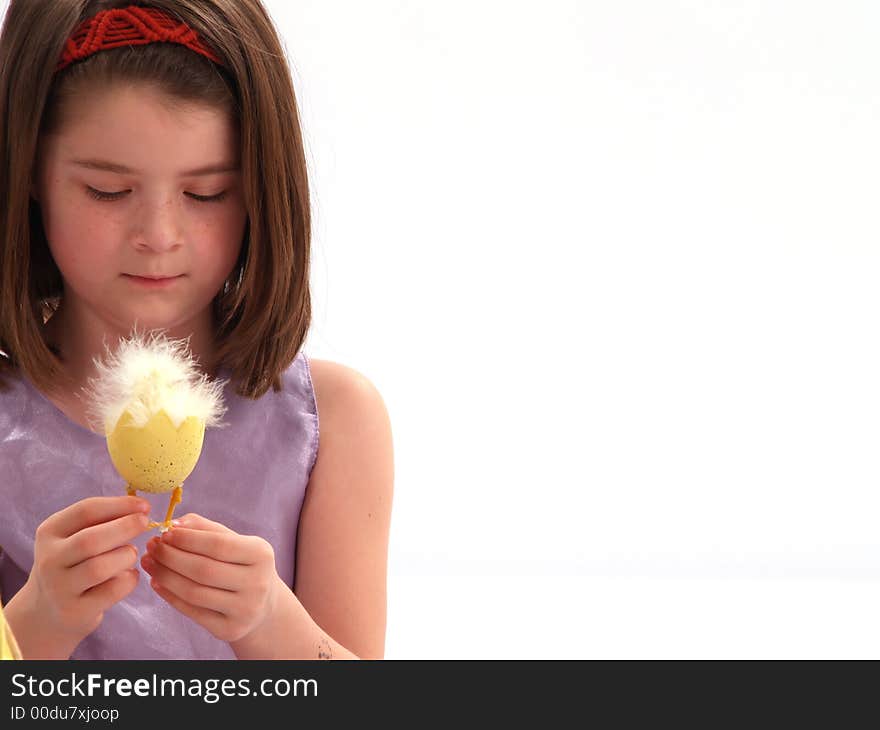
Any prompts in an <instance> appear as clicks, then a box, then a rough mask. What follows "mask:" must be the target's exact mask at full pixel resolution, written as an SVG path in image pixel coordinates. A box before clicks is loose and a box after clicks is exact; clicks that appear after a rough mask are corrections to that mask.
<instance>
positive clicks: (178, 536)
mask: <svg viewBox="0 0 880 730" xmlns="http://www.w3.org/2000/svg"><path fill="white" fill-rule="evenodd" d="M161 544H164V545H173V546H174V547H176V548H178V549H179V550H185V551H186V552H188V553H195V554H196V555H205V556H207V557H209V558H214V560H221V561H223V562H224V563H232V564H234V565H253V564H254V562H256V561H255V557H256V556H254V555H252V554H251V553H252V552H253V551H252V550H250V549H249V547H250V544H249V542H248V541H247V540H243V539H242V536H241V535H238V534H236V533H234V532H216V531H206V530H193V529H189V528H187V527H176V528H175V529H173V530H169V531H168V532H166V533H165V534H164V535H163V536H162V540H161Z"/></svg>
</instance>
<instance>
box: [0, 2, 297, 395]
mask: <svg viewBox="0 0 880 730" xmlns="http://www.w3.org/2000/svg"><path fill="white" fill-rule="evenodd" d="M128 5H144V6H147V7H155V8H159V9H161V10H164V11H166V12H167V13H169V14H170V15H172V16H175V17H177V18H178V19H180V20H182V21H184V22H186V23H187V24H188V25H189V26H190V27H191V28H193V29H194V30H195V31H196V33H197V34H198V35H199V37H200V38H201V39H202V41H203V42H205V43H206V44H207V45H208V46H209V47H210V49H211V50H212V51H213V52H214V53H216V54H217V56H218V57H219V58H220V59H221V61H222V63H223V66H224V67H225V68H223V67H220V66H218V65H216V64H213V63H212V62H211V61H209V60H208V59H206V58H204V57H203V56H201V55H199V54H197V53H194V52H192V51H191V50H189V49H187V48H184V47H183V46H179V45H177V44H171V43H151V44H149V45H143V46H136V47H134V48H133V49H131V48H127V47H124V48H117V49H111V50H105V51H101V52H99V53H96V54H94V55H93V56H90V57H89V58H87V59H86V60H84V61H81V62H79V63H75V64H73V65H71V66H68V67H67V68H65V69H64V70H62V71H61V72H59V73H58V74H55V73H54V70H55V65H56V62H57V60H58V58H59V56H60V54H61V52H62V49H63V47H64V44H65V41H66V40H67V38H68V37H69V36H70V34H71V33H72V31H73V30H74V28H75V27H76V26H77V24H78V23H79V22H81V21H82V20H84V19H87V18H90V17H91V16H93V15H94V14H95V13H97V12H99V11H101V10H105V9H108V8H114V7H124V6H128ZM117 81H126V82H129V81H130V82H149V83H151V84H153V85H154V86H155V87H157V88H159V89H161V90H162V91H164V92H165V93H166V94H167V95H168V96H170V97H171V98H174V99H179V100H181V101H182V102H198V103H202V104H208V105H213V106H217V107H221V108H225V109H229V110H230V112H233V114H234V118H235V119H236V120H237V122H238V129H239V135H240V140H241V142H240V144H241V166H242V177H243V184H244V198H245V206H246V209H247V225H246V228H245V235H244V240H243V242H242V248H241V255H240V256H239V259H238V262H237V263H236V265H235V267H234V269H233V272H232V274H231V275H230V277H229V279H228V280H227V282H226V285H225V286H224V287H223V289H222V290H221V291H220V292H218V294H217V296H216V297H215V298H214V302H213V306H214V315H215V317H214V320H215V322H216V332H215V345H216V364H217V366H218V367H220V366H225V367H227V368H228V369H229V370H230V372H231V374H232V378H233V380H235V381H236V390H237V392H238V394H239V395H242V396H246V397H249V398H259V397H260V396H262V395H263V394H264V393H266V391H268V389H269V387H270V386H272V387H273V389H274V390H276V391H277V390H280V387H281V385H280V374H281V373H282V372H283V371H284V369H285V368H286V367H287V366H289V365H290V363H292V362H293V360H294V358H295V357H296V355H297V354H298V353H299V350H300V348H301V347H302V344H303V342H304V340H305V337H306V335H307V333H308V329H309V326H310V323H311V295H310V290H309V260H310V247H311V246H310V240H311V214H310V208H309V185H308V176H307V167H306V161H305V155H304V152H303V142H302V132H301V130H300V123H299V112H298V109H297V104H296V98H295V93H294V89H293V83H292V80H291V77H290V70H289V67H288V65H287V63H286V61H285V56H284V52H283V49H282V46H281V42H280V40H279V38H278V35H277V32H276V30H275V28H274V26H273V24H272V21H271V19H270V17H269V15H268V13H267V12H266V10H265V8H264V7H263V6H262V5H261V3H260V1H259V0H152V1H151V2H148V3H146V2H145V3H139V2H132V1H131V0H121V1H120V0H12V1H11V3H10V5H9V8H8V10H7V14H6V18H5V20H4V22H3V28H2V34H0V194H2V203H0V246H2V249H0V350H3V352H5V353H6V355H7V358H8V359H4V358H2V357H0V389H3V390H5V389H6V383H5V380H4V376H5V375H8V374H10V373H17V372H23V373H24V374H26V375H27V376H28V377H29V379H30V380H31V381H32V382H33V383H34V384H35V385H36V386H37V387H39V388H40V389H43V390H47V391H51V390H53V389H54V387H55V384H56V379H57V378H58V377H59V376H60V374H61V369H60V368H61V363H60V360H59V358H58V357H57V355H56V354H55V353H54V352H53V351H52V350H51V349H50V347H49V345H48V344H47V342H46V341H45V338H44V335H43V333H42V326H43V324H44V323H45V321H46V320H47V319H48V318H49V317H50V316H51V314H52V312H53V311H55V310H56V309H57V307H58V305H59V303H60V301H61V296H62V294H63V287H62V279H61V274H60V272H59V270H58V267H57V266H56V265H55V262H54V260H53V258H52V255H51V253H50V251H49V247H48V244H47V242H46V236H45V232H44V230H43V226H42V218H41V213H40V208H39V204H38V203H37V201H35V200H33V199H32V198H31V196H30V190H31V182H32V180H33V179H34V175H35V161H36V156H37V153H38V144H39V139H40V137H41V136H42V134H44V133H46V132H50V131H51V130H53V129H54V128H56V127H57V126H58V125H59V124H61V123H62V119H63V113H64V110H65V108H66V102H69V100H70V99H72V98H75V97H76V96H78V95H80V94H81V93H83V90H84V89H86V88H89V87H91V88H94V87H93V86H92V85H94V84H98V85H102V86H103V85H105V84H108V83H113V82H117ZM264 182H265V183H267V184H263V183H264Z"/></svg>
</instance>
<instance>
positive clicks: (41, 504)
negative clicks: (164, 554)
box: [0, 351, 318, 659]
mask: <svg viewBox="0 0 880 730" xmlns="http://www.w3.org/2000/svg"><path fill="white" fill-rule="evenodd" d="M229 377H230V373H229V371H228V370H222V369H221V370H220V371H219V373H218V379H222V380H228V379H229ZM7 382H8V383H9V389H8V391H7V392H5V393H0V475H2V477H0V504H2V505H3V508H2V516H3V517H2V520H0V547H2V550H3V554H2V556H0V596H2V599H3V603H4V604H5V603H6V602H7V601H8V600H9V599H10V598H12V596H13V595H14V594H15V593H16V592H17V591H18V590H19V589H20V588H21V586H22V585H24V582H25V580H27V576H28V574H29V573H30V570H31V567H32V565H33V561H34V532H35V531H36V529H37V526H38V525H39V524H40V523H41V522H42V521H43V520H44V519H46V518H47V517H48V516H49V515H51V514H52V513H54V512H57V511H58V510H60V509H63V508H64V507H67V506H69V505H71V504H73V503H74V502H78V501H79V500H81V499H84V498H86V497H94V496H122V495H125V482H124V481H123V479H122V478H121V477H120V476H119V474H118V473H117V472H116V470H115V469H114V467H113V464H112V463H111V461H110V455H109V453H108V451H107V442H106V439H105V438H104V437H103V436H100V435H98V434H96V433H93V432H91V431H89V430H88V429H85V428H83V427H82V426H80V425H79V424H77V423H75V422H73V421H72V420H70V419H69V418H68V417H67V416H66V415H65V414H64V413H62V412H61V411H60V410H59V409H58V408H57V407H56V406H55V404H54V403H52V402H51V401H50V400H48V399H47V398H46V397H45V396H44V395H43V394H42V393H41V392H40V391H38V390H37V389H36V388H35V387H34V386H33V385H32V384H31V383H30V382H29V381H27V380H26V379H24V378H8V377H7ZM281 385H282V389H281V390H280V391H279V392H277V393H276V392H275V391H274V390H272V389H271V388H270V389H269V390H268V392H267V393H266V394H265V395H263V396H262V397H261V398H259V399H257V400H252V399H249V398H243V397H241V396H239V395H237V394H236V393H235V391H234V388H233V385H232V384H231V383H227V385H226V390H225V393H224V399H223V403H224V405H225V406H226V407H227V410H226V412H225V413H224V415H223V417H222V418H223V423H225V424H228V425H226V426H223V427H221V428H209V429H207V430H206V431H205V440H204V445H203V447H202V453H201V456H200V457H199V461H198V463H197V464H196V466H195V469H193V472H192V474H190V476H189V477H188V478H187V479H186V481H185V482H184V486H183V502H182V503H181V504H180V505H178V507H177V509H176V511H175V515H177V516H180V515H184V514H186V513H187V512H197V513H198V514H200V515H203V516H204V517H207V518H208V519H211V520H214V521H216V522H220V523H222V524H224V525H226V526H227V527H229V528H230V529H232V530H235V531H236V532H238V533H240V534H243V535H259V536H261V537H263V538H265V539H266V540H268V541H269V543H271V545H272V547H273V548H274V550H275V564H276V566H277V569H278V574H279V575H280V576H281V577H282V578H283V579H284V582H285V583H287V585H288V586H291V587H293V579H294V568H295V565H296V562H295V558H296V537H297V528H298V525H299V516H300V510H301V508H302V504H303V498H304V497H305V491H306V485H307V484H308V481H309V475H310V474H311V471H312V467H313V466H314V464H315V459H316V458H317V455H318V411H317V407H316V404H315V392H314V387H313V385H312V378H311V371H310V368H309V361H308V357H307V356H306V355H305V353H304V352H302V351H301V352H300V354H299V355H297V357H296V359H295V360H294V361H293V363H292V364H291V365H290V367H289V368H288V369H287V370H286V371H285V372H284V373H283V374H282V377H281ZM138 496H140V497H144V498H146V499H147V500H149V502H150V503H151V504H152V505H153V510H152V512H151V519H159V520H162V519H163V518H164V516H165V511H166V509H167V507H168V500H169V497H170V494H161V495H153V494H146V493H144V492H138ZM156 534H158V533H157V531H155V530H150V531H148V532H145V533H144V534H143V535H140V536H139V537H138V538H136V539H135V540H134V544H135V546H136V547H137V548H138V552H139V554H140V555H143V553H144V549H145V544H146V542H147V540H149V539H150V538H151V537H152V536H153V535H156ZM138 569H139V570H141V573H142V575H141V579H140V581H139V582H138V586H137V587H136V588H135V589H134V591H133V592H132V593H131V594H129V595H128V597H127V598H125V599H124V600H123V601H120V602H119V603H117V604H115V605H114V606H112V607H111V608H110V609H109V610H107V611H106V612H105V614H104V620H103V621H102V622H101V625H100V626H99V627H98V628H97V629H96V630H95V631H94V632H93V633H92V634H90V635H89V636H87V637H86V638H85V639H84V640H83V641H82V642H81V643H80V644H79V646H78V647H77V648H76V650H75V651H74V653H73V655H72V656H71V658H72V659H234V658H235V654H234V653H233V651H232V649H231V648H230V646H229V644H228V643H226V642H224V641H220V640H219V639H216V638H214V637H213V636H212V635H211V634H210V633H209V632H208V631H207V630H206V629H203V628H202V627H201V626H199V625H198V624H196V623H195V622H193V621H192V620H190V619H189V618H187V617H186V616H184V615H183V614H181V613H179V612H178V611H177V610H175V609H174V608H172V607H171V606H170V605H168V604H167V603H166V602H165V601H164V600H162V599H161V598H160V597H159V596H158V595H156V594H155V593H154V592H153V590H152V588H150V576H149V575H147V574H146V573H144V572H143V569H141V568H140V564H138Z"/></svg>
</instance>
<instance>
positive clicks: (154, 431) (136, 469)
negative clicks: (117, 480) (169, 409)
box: [107, 410, 205, 493]
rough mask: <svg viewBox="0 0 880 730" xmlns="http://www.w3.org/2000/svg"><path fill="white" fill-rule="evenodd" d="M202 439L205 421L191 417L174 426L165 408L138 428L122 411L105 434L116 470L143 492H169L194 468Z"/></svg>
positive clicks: (126, 412) (200, 449)
mask: <svg viewBox="0 0 880 730" xmlns="http://www.w3.org/2000/svg"><path fill="white" fill-rule="evenodd" d="M204 438H205V423H204V421H202V420H200V419H198V418H195V417H194V416H190V417H189V418H187V419H186V420H184V421H183V423H181V424H180V428H177V429H175V428H174V424H173V423H172V422H171V419H170V418H169V417H168V415H167V414H166V413H165V411H164V410H160V411H158V412H157V413H155V414H154V415H153V416H151V417H150V420H149V421H147V422H146V424H144V425H143V426H141V427H138V426H134V425H132V418H131V414H130V413H129V412H128V411H125V412H124V413H123V414H122V416H121V417H120V419H119V421H118V422H117V423H116V427H115V428H114V429H113V431H112V432H111V433H110V434H109V435H108V436H107V449H108V450H109V452H110V459H111V460H112V461H113V465H114V466H115V467H116V470H117V471H118V472H119V474H120V475H121V476H122V478H123V479H125V480H126V481H127V482H128V483H129V484H130V485H131V486H132V487H134V488H135V489H137V490H139V491H142V492H153V493H158V492H170V491H171V490H172V489H174V488H175V487H179V486H180V485H181V484H183V480H184V479H186V478H187V477H188V476H189V475H190V473H191V472H192V470H193V469H194V468H195V465H196V462H197V461H198V460H199V455H200V454H201V452H202V441H203V440H204Z"/></svg>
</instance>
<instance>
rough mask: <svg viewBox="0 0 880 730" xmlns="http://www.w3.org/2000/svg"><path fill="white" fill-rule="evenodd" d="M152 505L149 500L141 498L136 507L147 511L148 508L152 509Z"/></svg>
mask: <svg viewBox="0 0 880 730" xmlns="http://www.w3.org/2000/svg"><path fill="white" fill-rule="evenodd" d="M152 506H153V505H151V504H150V503H149V502H147V501H146V500H144V499H142V500H140V504H139V505H138V509H139V510H140V511H141V512H149V511H150V509H152Z"/></svg>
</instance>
